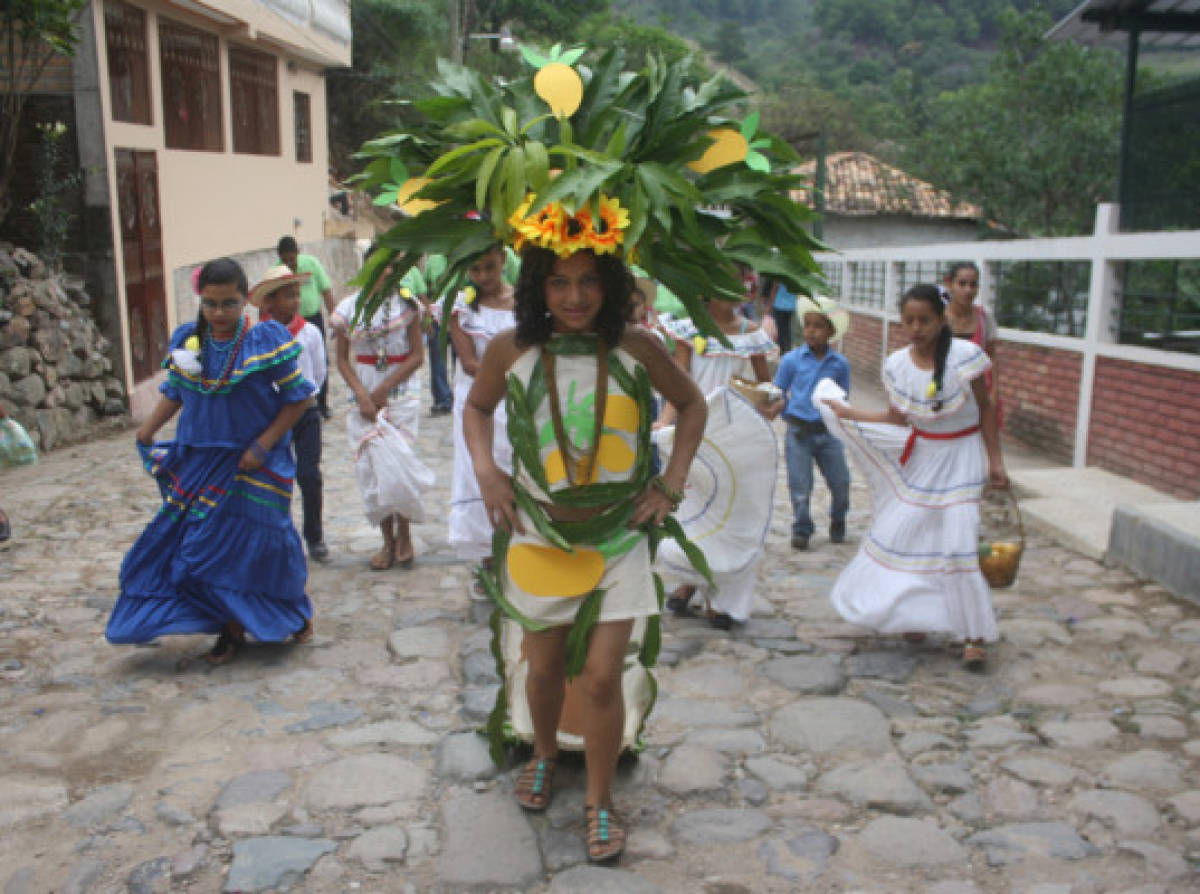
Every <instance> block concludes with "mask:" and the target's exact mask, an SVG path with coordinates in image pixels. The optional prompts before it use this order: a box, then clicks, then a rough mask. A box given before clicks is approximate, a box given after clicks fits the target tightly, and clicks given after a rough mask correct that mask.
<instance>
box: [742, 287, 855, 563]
mask: <svg viewBox="0 0 1200 894" xmlns="http://www.w3.org/2000/svg"><path fill="white" fill-rule="evenodd" d="M797 310H798V311H799V312H800V313H801V315H802V316H801V321H802V323H803V324H804V344H803V345H801V346H800V347H798V348H796V349H795V350H793V351H790V352H788V354H787V356H786V357H784V358H783V360H782V361H781V362H780V364H779V369H778V370H776V371H775V385H776V386H777V387H778V388H779V389H780V390H781V391H782V392H783V396H782V397H781V398H780V399H779V400H778V401H775V402H774V403H772V404H768V405H767V406H766V407H764V408H763V415H765V416H766V417H767V418H768V419H774V418H775V417H776V416H778V415H779V413H780V411H781V410H782V411H783V418H784V420H785V421H786V422H787V434H786V435H785V436H784V437H785V439H786V441H785V446H784V459H785V460H786V462H787V477H788V491H789V493H790V494H791V499H792V549H808V541H809V539H810V538H811V537H812V535H813V527H814V526H813V520H812V515H811V514H810V512H809V501H810V499H811V497H812V489H813V461H814V460H815V461H816V463H817V468H818V469H820V470H821V477H823V478H824V479H825V484H826V486H827V487H828V488H829V494H830V496H831V497H832V505H831V506H830V510H829V517H830V521H829V539H830V541H832V542H833V543H841V542H843V541H844V540H845V539H846V513H847V512H848V511H849V509H850V469H849V468H848V467H847V465H846V454H845V452H844V451H843V450H842V442H841V441H839V440H838V439H837V438H836V437H834V436H833V435H831V434H830V433H829V430H828V429H826V427H825V423H824V422H822V421H821V412H820V410H818V409H817V407H816V406H814V405H813V399H812V397H813V389H814V388H816V387H817V382H819V381H820V380H821V379H832V380H833V381H835V382H837V384H838V385H840V386H841V387H842V390H843V391H845V392H846V393H847V394H849V393H850V362H849V361H848V360H847V359H846V358H845V356H843V355H842V354H839V353H838V352H837V351H835V350H834V349H833V348H832V347H830V344H831V343H832V342H836V341H839V340H840V339H841V337H842V336H843V335H845V333H846V327H847V325H848V323H849V315H848V314H847V313H846V312H845V311H843V310H839V309H838V306H837V302H835V301H832V300H830V299H828V298H822V297H816V298H808V297H801V298H800V299H799V300H798V304H797Z"/></svg>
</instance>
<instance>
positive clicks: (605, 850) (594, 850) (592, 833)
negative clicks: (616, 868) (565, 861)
mask: <svg viewBox="0 0 1200 894" xmlns="http://www.w3.org/2000/svg"><path fill="white" fill-rule="evenodd" d="M583 819H584V822H585V823H587V858H588V862H589V863H608V862H611V861H613V860H616V859H617V858H618V857H620V856H621V854H622V852H624V850H625V827H624V826H623V825H622V824H621V820H620V818H619V817H618V816H617V814H616V813H615V812H614V811H613V809H612V807H611V806H608V807H593V806H592V805H590V804H588V805H585V806H584V808H583Z"/></svg>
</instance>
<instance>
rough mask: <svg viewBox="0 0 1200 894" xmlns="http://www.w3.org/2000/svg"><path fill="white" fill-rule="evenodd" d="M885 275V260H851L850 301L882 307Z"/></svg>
mask: <svg viewBox="0 0 1200 894" xmlns="http://www.w3.org/2000/svg"><path fill="white" fill-rule="evenodd" d="M886 276H887V263H886V262H885V261H851V262H850V294H849V295H848V296H847V297H848V298H849V299H850V300H851V301H854V302H856V303H858V304H865V305H867V306H868V307H883V296H884V278H885V277H886Z"/></svg>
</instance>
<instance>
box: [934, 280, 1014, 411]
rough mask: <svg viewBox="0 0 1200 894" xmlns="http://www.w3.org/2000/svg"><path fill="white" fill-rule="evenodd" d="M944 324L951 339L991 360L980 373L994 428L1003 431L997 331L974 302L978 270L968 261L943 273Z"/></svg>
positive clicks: (977, 288) (990, 317)
mask: <svg viewBox="0 0 1200 894" xmlns="http://www.w3.org/2000/svg"><path fill="white" fill-rule="evenodd" d="M942 281H943V282H944V283H945V287H946V294H947V295H948V296H949V300H948V301H947V302H946V321H947V322H948V323H949V324H950V331H951V332H952V333H953V334H954V337H955V338H965V339H966V340H967V341H973V342H975V344H977V345H979V347H981V348H983V352H984V353H985V354H987V355H988V359H989V360H991V361H992V368H991V369H989V370H988V371H987V372H986V373H985V374H984V383H985V384H986V385H987V390H988V396H989V397H991V399H992V403H994V404H995V405H996V427H997V428H998V429H1003V428H1004V405H1003V404H1001V403H1000V364H999V362H998V361H997V360H996V338H997V337H998V336H999V330H998V329H997V328H996V320H995V319H994V318H993V317H992V316H991V314H989V313H988V312H987V310H986V309H985V308H984V306H983V305H982V304H977V303H976V302H975V299H976V297H977V296H978V295H979V268H978V267H976V266H975V264H974V263H972V262H971V261H959V262H958V263H957V264H954V265H952V266H951V267H950V269H949V270H948V271H947V272H946V276H945V278H944V279H943V280H942Z"/></svg>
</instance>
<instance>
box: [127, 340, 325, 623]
mask: <svg viewBox="0 0 1200 894" xmlns="http://www.w3.org/2000/svg"><path fill="white" fill-rule="evenodd" d="M195 330H196V324H195V323H185V324H184V325H183V326H180V327H179V328H178V329H176V330H175V333H174V335H172V337H171V346H170V347H171V350H172V351H173V350H176V349H179V348H182V347H183V345H184V342H185V341H186V340H187V339H188V337H189V336H191V335H193V334H194V333H195ZM212 354H213V352H211V351H207V350H206V351H204V352H203V355H204V356H203V369H202V376H197V375H195V374H193V373H189V372H187V371H185V370H183V369H180V368H179V366H177V365H176V364H175V362H174V361H173V360H172V359H171V358H170V356H168V359H167V360H166V361H165V362H164V366H165V367H166V368H167V370H168V373H167V380H166V382H164V383H163V385H162V387H161V391H162V393H163V395H165V396H166V397H167V398H169V399H171V400H177V401H181V402H182V404H183V406H182V408H181V409H180V413H179V423H178V426H177V429H176V436H175V440H174V441H168V442H160V443H159V444H156V445H155V446H154V448H152V449H150V450H145V451H143V461H144V463H145V466H146V469H147V471H148V472H150V474H151V475H153V476H154V477H155V478H156V479H157V481H158V483H159V487H160V489H161V490H162V492H163V504H162V507H161V508H160V509H159V511H158V514H157V515H156V516H155V517H154V519H153V520H152V521H151V522H150V524H149V525H147V526H146V529H145V530H144V531H143V532H142V534H141V536H140V537H139V538H138V539H137V542H135V543H134V545H133V547H132V548H131V549H130V550H129V552H128V553H127V554H126V556H125V560H124V561H123V562H122V563H121V575H120V586H121V594H120V596H119V597H118V599H117V602H116V605H114V606H113V610H112V615H111V616H110V617H109V619H108V627H107V629H106V631H105V636H106V637H107V638H108V641H109V642H111V643H142V642H146V641H148V640H152V639H154V638H155V637H159V636H163V635H166V634H172V633H218V632H220V631H221V630H222V629H223V628H224V627H225V625H226V624H227V623H229V622H230V621H237V622H238V623H240V624H241V625H242V626H243V627H244V628H245V629H246V632H247V633H248V634H249V635H250V636H252V637H253V638H254V639H256V640H259V641H266V642H272V641H280V640H284V639H287V638H288V637H289V636H291V635H292V634H294V633H295V632H296V631H298V630H299V629H300V628H301V627H303V626H304V624H305V622H306V621H307V620H308V619H309V618H311V617H312V603H311V602H309V599H308V596H307V595H306V594H305V592H304V587H305V583H306V581H307V579H308V566H307V565H306V563H305V558H304V550H303V548H302V547H301V545H300V536H299V534H297V532H296V528H295V526H294V525H293V524H292V517H291V505H292V481H293V478H294V476H295V468H296V466H295V461H294V460H293V458H292V452H291V449H290V445H291V435H290V433H289V434H287V435H285V436H284V437H283V438H281V439H280V440H279V442H278V443H277V444H275V446H274V447H273V448H272V449H271V451H270V452H269V453H268V454H267V460H266V462H265V463H264V465H263V466H262V467H261V468H259V469H256V470H255V471H253V472H240V471H238V461H239V460H240V458H241V456H242V454H243V453H244V452H245V451H246V449H247V448H248V447H249V445H250V442H251V441H253V440H254V438H256V437H257V436H258V435H260V434H261V433H262V432H263V430H264V429H265V428H266V427H267V426H268V425H270V424H271V422H272V421H273V420H274V419H275V417H276V416H277V415H278V414H279V412H280V410H282V409H283V408H284V407H285V406H286V405H288V404H290V403H294V402H296V401H302V400H305V399H306V398H308V397H309V396H310V395H311V394H313V393H314V391H315V390H316V389H315V388H314V387H313V385H312V384H311V383H310V382H309V381H308V380H307V379H305V378H304V376H303V375H302V374H301V372H300V367H299V364H298V363H297V357H298V356H299V354H300V347H299V345H297V344H296V342H295V341H294V340H293V339H292V337H291V335H290V334H289V333H288V331H287V330H286V329H285V328H284V327H283V326H281V325H279V324H278V323H274V322H266V323H259V324H258V325H257V326H254V327H252V328H251V329H249V330H248V331H247V332H246V335H245V339H244V340H243V342H242V345H241V348H240V349H239V352H238V354H239V356H238V358H237V360H236V361H234V364H233V369H234V372H233V374H232V376H231V377H230V380H229V382H228V384H227V385H225V386H223V387H221V388H219V389H216V390H215V391H212V392H209V391H206V390H205V389H209V388H213V386H214V385H215V384H216V380H217V378H218V377H219V376H220V375H221V373H222V371H223V364H221V366H220V367H218V361H217V359H216V358H214V357H213V356H212Z"/></svg>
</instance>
